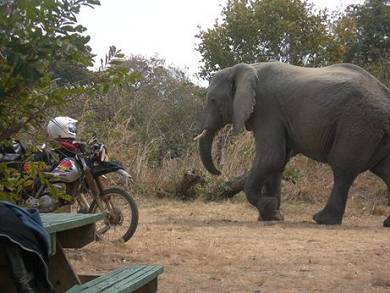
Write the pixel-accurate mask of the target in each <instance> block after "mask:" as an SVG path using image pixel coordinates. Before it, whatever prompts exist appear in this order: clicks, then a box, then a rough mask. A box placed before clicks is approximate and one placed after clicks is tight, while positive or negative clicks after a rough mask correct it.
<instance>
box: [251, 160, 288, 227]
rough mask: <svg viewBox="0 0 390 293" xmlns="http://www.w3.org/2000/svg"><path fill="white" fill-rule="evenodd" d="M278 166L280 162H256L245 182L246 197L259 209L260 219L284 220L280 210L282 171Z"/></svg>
mask: <svg viewBox="0 0 390 293" xmlns="http://www.w3.org/2000/svg"><path fill="white" fill-rule="evenodd" d="M276 166H279V164H270V165H268V164H264V163H262V162H257V163H255V165H254V166H253V168H252V170H251V172H250V174H249V177H248V179H247V181H246V184H245V188H244V191H245V194H246V197H247V199H248V201H249V203H250V204H252V205H253V206H254V207H256V208H257V209H258V211H259V218H258V220H259V221H275V220H283V216H282V215H281V213H280V210H279V208H280V183H281V171H275V167H276ZM263 186H264V187H265V189H264V192H263V193H262V189H263Z"/></svg>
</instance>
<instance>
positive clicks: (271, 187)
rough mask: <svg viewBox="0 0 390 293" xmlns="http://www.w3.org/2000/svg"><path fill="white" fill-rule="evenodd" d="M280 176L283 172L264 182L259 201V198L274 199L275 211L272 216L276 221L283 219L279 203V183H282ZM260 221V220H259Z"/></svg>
mask: <svg viewBox="0 0 390 293" xmlns="http://www.w3.org/2000/svg"><path fill="white" fill-rule="evenodd" d="M282 175H283V172H278V173H275V174H273V175H271V176H270V177H268V178H267V180H266V181H265V184H264V187H263V190H262V193H261V197H260V201H261V198H267V197H275V198H276V200H277V203H276V211H275V215H273V216H272V218H273V220H276V221H283V220H284V217H283V215H282V213H281V212H280V203H281V182H282ZM259 220H261V219H259Z"/></svg>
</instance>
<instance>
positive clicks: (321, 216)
mask: <svg viewBox="0 0 390 293" xmlns="http://www.w3.org/2000/svg"><path fill="white" fill-rule="evenodd" d="M313 220H314V221H316V222H317V224H320V225H341V222H342V221H343V216H339V215H335V214H334V213H329V212H328V211H327V210H326V209H323V210H321V211H319V212H318V213H316V214H315V215H314V216H313Z"/></svg>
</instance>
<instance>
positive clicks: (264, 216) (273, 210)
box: [257, 197, 284, 221]
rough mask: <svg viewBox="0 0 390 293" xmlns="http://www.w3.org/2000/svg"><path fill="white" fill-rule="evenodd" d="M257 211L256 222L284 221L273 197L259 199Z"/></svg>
mask: <svg viewBox="0 0 390 293" xmlns="http://www.w3.org/2000/svg"><path fill="white" fill-rule="evenodd" d="M257 209H258V210H259V218H258V221H283V219H284V217H283V215H282V214H281V213H280V210H279V209H278V200H277V199H276V198H275V197H262V198H260V200H259V204H258V207H257Z"/></svg>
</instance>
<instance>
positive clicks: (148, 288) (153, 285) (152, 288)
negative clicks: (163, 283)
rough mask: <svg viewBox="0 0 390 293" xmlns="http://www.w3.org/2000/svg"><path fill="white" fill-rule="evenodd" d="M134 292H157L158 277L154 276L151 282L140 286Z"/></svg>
mask: <svg viewBox="0 0 390 293" xmlns="http://www.w3.org/2000/svg"><path fill="white" fill-rule="evenodd" d="M134 292H136V293H154V292H157V278H154V279H153V280H151V281H150V282H149V283H147V284H145V285H144V286H142V287H141V288H138V289H137V290H135V291H134Z"/></svg>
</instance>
